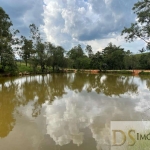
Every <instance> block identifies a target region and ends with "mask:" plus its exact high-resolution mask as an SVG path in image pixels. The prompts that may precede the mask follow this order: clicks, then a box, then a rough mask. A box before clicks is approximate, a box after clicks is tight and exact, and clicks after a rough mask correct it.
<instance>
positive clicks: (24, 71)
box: [0, 63, 150, 77]
mask: <svg viewBox="0 0 150 150" xmlns="http://www.w3.org/2000/svg"><path fill="white" fill-rule="evenodd" d="M17 66H18V71H17V72H16V73H15V74H14V75H11V74H10V73H8V72H7V73H0V77H2V76H5V77H7V76H24V75H38V74H49V73H73V72H74V73H76V72H81V73H92V74H98V73H106V74H126V75H150V70H136V69H135V70H96V69H95V70H94V69H69V68H65V69H58V70H55V71H53V70H52V68H46V69H45V72H44V73H42V72H41V71H40V70H41V69H40V67H37V69H36V70H34V71H33V67H32V66H30V65H27V66H26V65H25V63H17Z"/></svg>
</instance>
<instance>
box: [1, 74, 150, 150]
mask: <svg viewBox="0 0 150 150" xmlns="http://www.w3.org/2000/svg"><path fill="white" fill-rule="evenodd" d="M149 98H150V78H149V77H146V76H143V77H138V76H125V75H110V74H87V73H66V74H61V73H60V74H59V73H57V74H50V75H44V76H42V75H37V76H25V77H18V78H14V77H13V78H0V150H60V149H61V150H101V149H102V150H107V149H108V150H109V149H110V141H109V128H110V122H111V121H141V120H143V119H144V120H148V119H149V118H150V117H149V116H150V113H149V112H150V111H149V106H150V101H149Z"/></svg>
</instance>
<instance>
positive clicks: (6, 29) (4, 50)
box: [0, 7, 19, 72]
mask: <svg viewBox="0 0 150 150" xmlns="http://www.w3.org/2000/svg"><path fill="white" fill-rule="evenodd" d="M12 26H13V24H12V22H11V20H10V18H9V16H8V15H7V14H6V13H5V11H4V10H3V8H1V7H0V65H1V67H2V70H3V71H4V70H5V69H6V67H7V70H8V71H9V72H14V71H15V70H16V69H17V67H16V63H15V55H14V50H15V48H16V47H15V45H16V44H18V38H16V34H17V33H18V32H19V31H18V30H16V31H15V30H12V29H11V27H12ZM12 46H13V48H12Z"/></svg>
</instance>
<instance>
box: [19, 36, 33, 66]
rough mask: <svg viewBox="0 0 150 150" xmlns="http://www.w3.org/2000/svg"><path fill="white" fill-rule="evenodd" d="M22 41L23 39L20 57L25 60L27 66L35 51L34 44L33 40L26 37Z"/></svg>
mask: <svg viewBox="0 0 150 150" xmlns="http://www.w3.org/2000/svg"><path fill="white" fill-rule="evenodd" d="M21 39H22V40H21V43H22V47H21V52H20V56H21V57H22V58H23V60H24V61H25V63H26V66H27V63H28V60H29V59H30V57H31V54H32V51H33V42H32V40H28V39H26V37H24V36H22V37H21Z"/></svg>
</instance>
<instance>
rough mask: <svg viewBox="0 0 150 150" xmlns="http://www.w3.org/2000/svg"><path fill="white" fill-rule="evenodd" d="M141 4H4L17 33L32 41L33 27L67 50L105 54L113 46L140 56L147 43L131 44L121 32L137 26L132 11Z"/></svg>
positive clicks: (117, 0)
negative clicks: (79, 48)
mask: <svg viewBox="0 0 150 150" xmlns="http://www.w3.org/2000/svg"><path fill="white" fill-rule="evenodd" d="M137 1H138V0H126V1H125V0H0V6H1V7H2V8H3V9H4V10H5V12H6V13H7V14H8V15H9V17H10V19H11V21H12V23H13V28H14V29H19V31H20V34H21V35H24V36H26V37H29V35H30V32H29V25H30V24H32V23H34V24H36V26H37V27H39V29H40V30H41V33H42V35H43V38H44V39H45V41H49V42H51V43H53V44H54V45H60V46H62V47H63V48H65V50H70V49H71V48H72V47H74V46H76V45H78V44H81V46H82V48H83V49H85V46H86V45H87V44H88V45H91V46H92V48H93V52H94V53H96V52H97V51H101V50H102V49H104V48H105V47H106V46H107V45H108V43H110V42H112V43H113V44H115V45H117V46H121V47H122V48H124V49H125V50H131V51H132V52H133V53H138V52H139V51H138V50H140V49H142V47H145V43H144V42H143V41H141V40H140V39H137V40H135V42H132V43H127V42H126V41H125V39H124V37H123V36H121V31H122V30H123V29H124V27H130V25H131V23H133V22H135V19H136V15H135V14H134V13H133V11H132V7H133V5H134V3H136V2H137Z"/></svg>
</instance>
